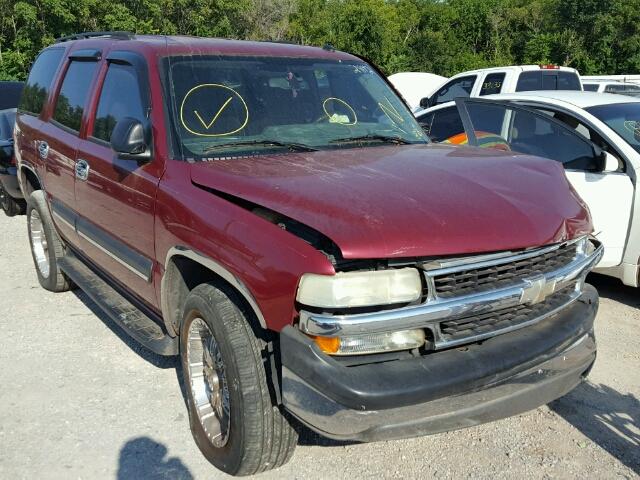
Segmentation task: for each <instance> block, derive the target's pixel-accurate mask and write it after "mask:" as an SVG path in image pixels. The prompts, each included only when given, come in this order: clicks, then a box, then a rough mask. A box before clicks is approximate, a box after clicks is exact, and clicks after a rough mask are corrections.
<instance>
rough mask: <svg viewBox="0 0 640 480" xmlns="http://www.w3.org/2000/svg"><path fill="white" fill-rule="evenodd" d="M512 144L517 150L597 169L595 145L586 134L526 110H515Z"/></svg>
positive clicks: (566, 164) (567, 165)
mask: <svg viewBox="0 0 640 480" xmlns="http://www.w3.org/2000/svg"><path fill="white" fill-rule="evenodd" d="M509 144H510V146H511V149H512V150H514V151H516V152H521V153H526V154H529V155H536V156H538V157H543V158H550V159H552V160H556V161H558V162H560V163H562V164H563V165H564V167H565V168H567V169H575V170H587V171H593V170H595V169H596V163H595V158H594V152H593V147H592V146H591V144H590V143H589V142H587V141H586V140H585V139H583V138H582V136H580V135H579V134H577V133H576V132H573V131H571V130H569V129H568V128H566V127H563V126H561V125H558V124H557V123H555V122H552V121H551V120H548V119H547V118H545V117H543V116H541V115H536V114H534V113H532V112H529V111H526V110H516V111H514V112H513V114H512V122H511V128H510V131H509Z"/></svg>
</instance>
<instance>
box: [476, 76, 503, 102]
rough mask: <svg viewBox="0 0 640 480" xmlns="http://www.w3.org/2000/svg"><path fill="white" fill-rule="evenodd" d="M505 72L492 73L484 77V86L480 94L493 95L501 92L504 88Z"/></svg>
mask: <svg viewBox="0 0 640 480" xmlns="http://www.w3.org/2000/svg"><path fill="white" fill-rule="evenodd" d="M504 77H505V74H504V73H490V74H489V75H487V76H486V77H485V78H484V82H482V88H481V89H480V96H481V97H483V96H485V95H493V94H495V93H500V91H501V90H502V84H503V83H504Z"/></svg>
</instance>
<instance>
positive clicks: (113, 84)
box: [92, 63, 145, 142]
mask: <svg viewBox="0 0 640 480" xmlns="http://www.w3.org/2000/svg"><path fill="white" fill-rule="evenodd" d="M124 117H131V118H135V119H136V120H140V121H143V120H144V119H145V108H144V107H143V105H142V98H141V97H140V86H139V82H138V77H137V76H136V73H135V70H134V69H133V67H130V66H128V65H118V64H115V63H112V64H110V65H109V69H108V70H107V75H106V76H105V79H104V83H103V84H102V91H101V92H100V99H99V100H98V110H97V112H96V119H95V122H94V124H93V134H92V136H93V137H94V138H98V139H100V140H104V141H106V142H108V141H110V140H111V132H113V129H114V127H115V126H116V123H118V121H119V120H121V119H122V118H124Z"/></svg>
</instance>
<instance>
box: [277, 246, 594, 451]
mask: <svg viewBox="0 0 640 480" xmlns="http://www.w3.org/2000/svg"><path fill="white" fill-rule="evenodd" d="M602 253H603V249H602V246H601V245H600V243H599V242H598V241H597V240H595V239H594V238H592V237H588V236H582V237H579V238H577V239H574V240H570V241H567V242H563V243H559V244H554V245H550V246H545V247H541V248H533V249H526V250H522V251H510V252H500V253H494V254H489V255H479V256H471V257H464V258H447V259H444V260H440V261H434V260H429V261H424V262H420V263H418V264H416V265H415V266H414V267H406V266H405V267H402V268H398V269H394V268H390V269H386V270H373V271H359V272H358V271H356V272H344V273H342V274H337V275H335V276H331V277H327V278H326V279H325V280H321V279H319V278H317V277H321V276H311V277H303V278H302V280H301V282H300V287H299V289H298V297H297V298H298V303H299V308H300V317H299V323H298V325H297V326H293V327H287V328H286V329H285V330H284V331H283V332H282V335H281V348H282V362H283V380H282V389H283V403H284V405H285V406H286V407H287V408H288V409H289V410H290V411H291V412H292V413H293V414H294V415H296V416H297V417H298V418H299V419H300V420H301V421H303V422H305V423H306V424H307V425H309V426H310V427H312V428H314V429H315V430H317V431H319V432H320V433H322V434H323V435H326V436H329V437H335V438H341V439H356V440H363V441H369V440H376V439H383V438H384V439H388V438H394V437H406V436H413V435H421V434H425V433H435V432H438V431H443V430H450V429H454V428H461V427H464V426H469V425H473V424H477V423H481V422H484V421H489V420H493V419H496V418H501V417H503V416H507V415H511V414H514V413H518V412H521V411H525V410H528V409H530V408H535V407H537V406H539V405H541V404H543V403H547V402H549V401H551V400H553V399H555V398H557V397H559V396H561V395H563V394H564V393H566V392H567V391H569V390H570V389H572V388H573V387H575V385H577V384H578V383H579V382H580V380H581V379H582V377H583V375H584V374H585V372H586V371H588V369H589V368H590V366H591V364H592V363H593V361H594V359H595V342H594V339H593V333H592V326H593V320H594V317H595V313H596V310H597V303H598V298H597V293H596V292H595V290H594V289H593V287H591V286H589V285H587V284H586V283H585V277H586V275H587V273H588V272H589V271H590V270H591V269H592V268H593V266H594V265H595V264H596V263H597V262H598V261H599V259H600V257H601V256H602ZM410 272H413V273H410ZM416 279H417V282H416ZM372 291H374V292H375V291H377V292H378V294H377V296H376V295H374V294H372V293H371V292H372ZM454 398H455V399H457V400H454Z"/></svg>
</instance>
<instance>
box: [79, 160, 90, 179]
mask: <svg viewBox="0 0 640 480" xmlns="http://www.w3.org/2000/svg"><path fill="white" fill-rule="evenodd" d="M89 170H90V168H89V163H87V161H86V160H83V159H80V160H78V161H77V162H76V178H77V179H78V180H81V181H83V182H86V181H87V179H88V178H89Z"/></svg>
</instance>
